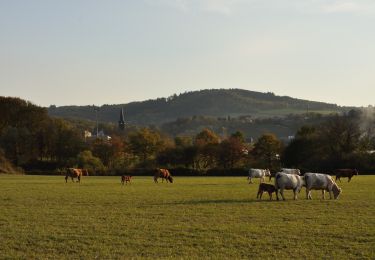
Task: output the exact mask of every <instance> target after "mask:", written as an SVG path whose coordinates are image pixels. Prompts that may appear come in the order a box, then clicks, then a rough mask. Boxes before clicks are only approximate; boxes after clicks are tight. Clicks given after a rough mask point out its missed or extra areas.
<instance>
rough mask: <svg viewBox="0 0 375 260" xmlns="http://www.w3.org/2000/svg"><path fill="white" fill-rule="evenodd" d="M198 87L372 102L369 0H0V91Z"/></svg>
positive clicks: (92, 92) (134, 95) (27, 95)
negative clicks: (240, 89)
mask: <svg viewBox="0 0 375 260" xmlns="http://www.w3.org/2000/svg"><path fill="white" fill-rule="evenodd" d="M206 88H242V89H248V90H255V91H262V92H268V91H271V92H274V93H275V94H277V95H288V96H292V97H297V98H303V99H309V100H317V101H325V102H330V103H337V104H339V105H356V106H367V105H369V104H372V105H375V0H105V1H104V0H85V1H84V0H63V1H59V0H23V1H20V0H0V95H1V96H17V97H21V98H24V99H27V100H30V101H32V102H34V103H36V104H38V105H43V106H49V105H51V104H55V105H72V104H76V105H87V104H96V105H101V104H119V103H128V102H131V101H136V100H145V99H150V98H157V97H167V96H170V95H172V94H174V93H177V94H178V93H181V92H185V91H189V90H199V89H206Z"/></svg>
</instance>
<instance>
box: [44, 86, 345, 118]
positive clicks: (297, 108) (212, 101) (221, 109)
mask: <svg viewBox="0 0 375 260" xmlns="http://www.w3.org/2000/svg"><path fill="white" fill-rule="evenodd" d="M121 108H123V109H124V112H125V121H127V122H129V123H130V124H134V125H150V124H154V125H161V124H164V123H166V122H171V121H174V120H177V119H178V118H186V117H191V116H213V117H228V116H229V117H238V116H242V115H248V116H251V117H252V118H267V117H274V116H284V115H288V114H301V113H306V112H307V111H309V112H318V113H323V114H327V113H331V112H341V111H346V110H348V109H350V108H348V107H340V106H337V105H336V104H328V103H323V102H316V101H308V100H302V99H296V98H292V97H288V96H277V95H275V94H274V93H270V92H268V93H262V92H255V91H248V90H242V89H211V90H201V91H192V92H185V93H182V94H179V95H173V96H171V97H168V98H158V99H154V100H146V101H142V102H132V103H128V104H117V105H103V106H101V107H99V112H98V120H99V121H100V122H113V123H117V121H118V120H119V117H120V110H121ZM48 113H49V115H51V116H56V117H63V118H74V119H86V120H95V118H96V114H95V107H94V106H61V107H55V106H50V107H49V108H48Z"/></svg>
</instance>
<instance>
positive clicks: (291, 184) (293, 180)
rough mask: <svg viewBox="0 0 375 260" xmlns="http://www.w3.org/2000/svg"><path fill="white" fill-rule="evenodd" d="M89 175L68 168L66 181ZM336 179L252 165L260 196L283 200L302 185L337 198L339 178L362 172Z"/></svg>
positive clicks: (163, 174)
mask: <svg viewBox="0 0 375 260" xmlns="http://www.w3.org/2000/svg"><path fill="white" fill-rule="evenodd" d="M83 175H86V176H87V175H88V171H87V170H85V169H78V168H68V169H67V170H66V174H65V182H68V178H69V177H70V178H71V179H72V182H74V178H77V182H81V176H83ZM334 175H335V176H336V179H335V180H333V178H332V177H331V176H330V175H328V174H323V173H312V172H307V173H305V174H303V175H301V171H300V170H299V169H287V168H282V169H281V171H279V172H277V173H275V174H272V173H271V172H270V170H268V169H250V170H249V176H248V180H249V184H251V183H253V181H252V179H254V178H259V179H260V184H259V189H258V193H257V198H258V199H261V198H262V195H263V193H264V192H267V193H268V194H269V197H270V200H272V194H273V193H276V198H277V200H279V193H280V195H281V197H282V199H283V200H285V197H284V190H293V193H294V199H295V200H296V199H297V194H298V193H299V192H300V191H301V189H302V187H305V188H306V198H307V199H312V197H311V190H321V191H322V198H323V199H324V198H325V197H324V196H325V192H326V191H327V192H329V197H330V199H332V197H333V198H334V199H337V198H338V197H339V195H340V193H341V191H342V190H341V188H340V187H339V186H338V185H337V183H336V182H335V181H337V180H339V181H340V182H341V179H340V178H341V177H347V178H348V182H350V180H351V178H352V177H353V176H354V175H358V171H357V170H355V169H337V170H335V171H334ZM265 177H269V181H271V179H272V177H274V178H275V182H274V185H272V184H268V183H265V182H264V181H265ZM159 178H161V179H162V182H164V180H166V182H167V183H168V182H170V183H173V177H172V175H171V174H170V172H169V171H168V170H167V169H156V170H155V174H154V182H155V183H158V179H159ZM131 179H132V176H129V175H123V176H121V184H122V185H124V184H128V183H129V184H130V182H131Z"/></svg>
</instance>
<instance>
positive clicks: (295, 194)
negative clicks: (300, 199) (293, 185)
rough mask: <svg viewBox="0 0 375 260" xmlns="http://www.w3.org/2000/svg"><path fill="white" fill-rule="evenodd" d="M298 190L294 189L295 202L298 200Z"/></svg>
mask: <svg viewBox="0 0 375 260" xmlns="http://www.w3.org/2000/svg"><path fill="white" fill-rule="evenodd" d="M297 192H298V191H297V189H293V193H294V197H293V199H294V200H296V199H297Z"/></svg>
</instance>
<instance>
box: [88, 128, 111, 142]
mask: <svg viewBox="0 0 375 260" xmlns="http://www.w3.org/2000/svg"><path fill="white" fill-rule="evenodd" d="M84 135H85V141H90V142H92V141H94V140H96V139H100V140H103V141H110V140H111V139H112V138H111V137H110V136H109V135H106V134H105V133H104V131H103V130H100V131H99V132H98V135H93V134H92V133H91V132H90V131H87V130H85V132H84Z"/></svg>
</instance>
